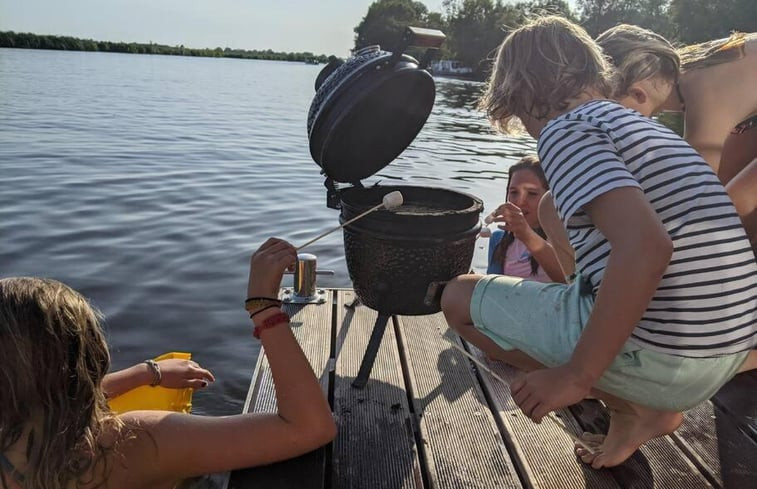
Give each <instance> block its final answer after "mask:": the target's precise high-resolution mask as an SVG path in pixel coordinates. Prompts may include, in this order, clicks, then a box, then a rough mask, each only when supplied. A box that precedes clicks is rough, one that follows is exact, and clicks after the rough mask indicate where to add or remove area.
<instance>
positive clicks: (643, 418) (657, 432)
mask: <svg viewBox="0 0 757 489" xmlns="http://www.w3.org/2000/svg"><path fill="white" fill-rule="evenodd" d="M592 394H594V395H596V397H597V398H599V399H601V400H603V401H604V402H605V403H606V404H607V407H608V408H609V409H610V428H609V430H608V431H607V435H597V434H592V433H584V434H583V435H582V436H581V440H582V441H583V442H584V443H586V444H587V445H589V446H590V447H591V448H592V452H593V453H590V452H589V451H588V450H586V449H585V448H583V447H582V446H580V445H577V444H576V445H575V446H574V448H575V452H576V455H577V456H578V457H579V458H580V459H581V460H583V461H584V462H585V463H587V464H590V465H591V466H592V467H593V468H595V469H601V468H603V467H613V466H615V465H619V464H621V463H623V462H624V461H625V460H626V459H628V457H630V456H631V455H632V454H633V452H635V451H636V450H637V449H638V448H639V447H640V446H641V445H642V444H643V443H646V442H647V441H649V440H651V439H653V438H657V437H658V436H663V435H667V434H670V433H672V432H673V431H675V430H676V429H677V428H678V426H679V425H680V424H681V421H683V415H682V414H681V413H680V412H677V411H661V410H658V409H652V408H649V407H646V406H641V405H639V404H634V403H631V402H628V401H625V400H623V399H619V398H617V397H615V396H612V395H610V394H607V393H606V392H602V391H599V390H596V389H594V390H592Z"/></svg>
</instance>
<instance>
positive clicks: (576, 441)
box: [442, 336, 594, 454]
mask: <svg viewBox="0 0 757 489" xmlns="http://www.w3.org/2000/svg"><path fill="white" fill-rule="evenodd" d="M442 337H443V336H442ZM443 338H444V337H443ZM444 339H445V340H447V341H448V342H449V344H450V345H452V346H453V347H454V348H455V349H456V350H457V351H459V352H460V353H462V354H463V355H465V356H466V357H468V358H469V359H470V360H471V361H472V362H473V363H475V364H476V365H477V366H478V367H479V368H482V369H483V370H484V371H485V372H486V373H488V374H489V375H491V376H492V377H494V378H495V379H497V380H499V381H500V382H502V383H503V384H505V385H506V386H507V388H508V389H509V388H510V383H509V382H507V381H506V380H505V379H503V378H502V377H500V376H499V375H497V373H496V372H494V370H492V369H491V368H489V367H488V366H487V365H485V364H484V363H483V362H481V361H480V360H479V359H478V358H476V357H474V356H473V355H471V354H470V353H468V352H467V351H465V349H464V348H462V347H460V346H458V345H457V344H456V343H455V342H453V341H450V340H449V339H447V338H444ZM546 417H547V418H549V419H551V420H552V421H553V422H554V423H555V424H556V425H557V426H558V427H559V428H560V429H561V430H562V431H563V432H564V433H565V434H566V435H568V436H569V437H570V438H571V439H572V440H573V442H574V443H576V444H578V445H580V446H581V447H583V448H585V449H586V450H588V451H589V453H592V454H593V453H594V450H592V449H591V448H589V446H588V445H587V444H586V443H584V442H583V441H582V440H581V439H580V438H578V437H576V435H574V434H573V433H571V432H570V430H568V427H567V426H565V425H564V424H562V423H560V422H559V421H557V419H555V418H554V417H553V416H552V413H547V416H546Z"/></svg>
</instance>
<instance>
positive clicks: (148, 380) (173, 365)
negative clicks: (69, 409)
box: [102, 358, 215, 399]
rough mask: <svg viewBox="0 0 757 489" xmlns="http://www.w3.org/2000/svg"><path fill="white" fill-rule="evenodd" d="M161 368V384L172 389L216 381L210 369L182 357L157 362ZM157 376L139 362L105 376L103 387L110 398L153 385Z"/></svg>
mask: <svg viewBox="0 0 757 489" xmlns="http://www.w3.org/2000/svg"><path fill="white" fill-rule="evenodd" d="M157 364H158V368H159V369H160V373H161V379H160V384H159V385H161V386H163V387H168V388H171V389H183V388H185V387H191V388H192V389H202V388H204V387H207V385H208V382H213V381H215V377H213V374H212V373H210V371H209V370H206V369H204V368H201V367H200V366H199V365H198V364H197V363H196V362H193V361H191V360H184V359H180V358H171V359H167V360H161V361H159V362H157ZM154 379H155V376H154V374H153V372H152V370H150V367H148V365H147V364H146V363H144V362H143V363H138V364H136V365H132V366H131V367H129V368H125V369H123V370H117V371H115V372H112V373H109V374H107V375H105V377H103V380H102V389H103V391H105V395H106V397H107V398H108V399H113V398H114V397H117V396H120V395H121V394H123V393H125V392H128V391H130V390H132V389H136V388H137V387H141V386H143V385H151V384H152V383H153V381H154Z"/></svg>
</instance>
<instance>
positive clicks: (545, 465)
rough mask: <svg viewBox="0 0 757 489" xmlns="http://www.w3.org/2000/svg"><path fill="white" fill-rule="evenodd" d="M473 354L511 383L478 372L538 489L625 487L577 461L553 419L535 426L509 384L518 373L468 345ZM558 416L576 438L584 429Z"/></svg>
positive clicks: (527, 477)
mask: <svg viewBox="0 0 757 489" xmlns="http://www.w3.org/2000/svg"><path fill="white" fill-rule="evenodd" d="M467 346H468V348H469V349H470V351H471V353H472V354H473V355H474V356H476V358H478V359H479V360H480V361H482V362H483V363H484V365H487V366H489V367H490V368H491V369H492V370H493V371H494V372H495V373H496V374H497V375H499V376H500V377H502V378H503V379H505V380H506V381H507V382H508V385H504V384H503V383H502V382H500V381H499V380H497V379H496V378H494V377H493V376H492V375H490V374H489V373H488V372H485V371H482V370H479V374H480V376H481V380H482V385H483V387H484V389H485V391H486V392H487V393H488V395H489V397H490V398H491V400H492V409H493V411H494V413H495V415H496V416H497V417H498V419H499V422H500V426H501V429H502V434H503V436H504V437H505V439H506V440H507V441H508V443H509V445H510V446H511V450H512V454H513V459H514V461H515V463H516V465H517V466H518V468H519V469H520V471H521V472H522V473H523V477H524V479H525V480H527V481H528V485H529V487H532V488H535V489H568V488H576V489H579V488H581V489H582V488H586V487H591V488H592V489H594V488H597V489H600V488H607V489H617V488H619V487H625V486H622V485H618V483H617V482H616V481H615V479H614V478H613V477H612V476H611V475H610V474H609V473H607V471H597V470H593V469H592V468H591V467H588V466H586V465H585V464H583V463H582V462H581V461H580V460H578V459H577V458H576V456H575V454H574V453H573V440H572V439H571V438H570V437H569V436H568V435H567V434H566V433H565V432H563V430H562V429H560V427H559V426H557V425H556V424H555V423H556V421H553V420H551V419H545V420H543V421H542V422H541V424H538V425H537V424H536V423H534V422H532V421H531V420H530V419H528V418H527V417H526V416H525V415H524V414H523V413H522V412H521V411H520V409H519V408H518V406H517V405H516V404H515V401H514V400H513V398H512V395H511V394H510V387H509V384H510V383H511V382H512V381H513V380H514V379H515V376H516V375H517V370H516V369H514V368H513V367H511V366H509V365H507V364H504V363H502V362H496V361H489V360H488V359H487V358H486V355H484V353H483V352H482V351H481V350H479V349H478V348H476V347H475V346H473V345H470V344H467ZM556 416H557V417H558V419H559V421H561V422H562V423H563V424H564V425H565V426H566V427H567V428H568V429H569V430H570V431H571V432H573V434H574V435H575V436H579V435H580V434H581V433H582V430H581V428H580V426H579V425H578V423H577V422H576V420H575V419H574V418H573V416H572V415H571V413H570V412H569V411H568V410H567V409H563V410H560V411H557V413H556Z"/></svg>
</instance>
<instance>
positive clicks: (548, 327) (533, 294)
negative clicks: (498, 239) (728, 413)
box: [470, 275, 749, 411]
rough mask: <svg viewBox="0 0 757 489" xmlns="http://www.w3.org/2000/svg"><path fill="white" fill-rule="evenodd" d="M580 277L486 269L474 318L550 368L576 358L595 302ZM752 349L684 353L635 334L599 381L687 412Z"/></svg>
mask: <svg viewBox="0 0 757 489" xmlns="http://www.w3.org/2000/svg"><path fill="white" fill-rule="evenodd" d="M581 284H582V279H581V277H580V276H578V277H577V278H576V280H575V281H574V282H573V284H570V285H566V284H558V283H548V284H544V283H539V282H535V281H532V280H523V279H521V278H516V277H508V276H504V275H486V276H484V277H483V278H482V279H481V280H479V281H478V283H476V286H475V288H474V290H473V296H472V298H471V306H470V313H471V318H472V319H473V323H474V324H475V326H476V328H477V329H479V330H480V331H481V332H482V333H484V334H485V335H486V336H488V337H489V338H491V339H492V340H493V341H494V342H495V343H497V344H498V345H499V346H500V347H502V349H504V350H520V351H522V352H523V353H526V354H527V355H529V356H530V357H532V358H534V359H535V360H538V361H539V362H541V363H542V364H544V365H546V366H548V367H556V366H558V365H562V364H564V363H566V362H568V361H569V360H570V357H571V355H572V354H573V350H574V349H575V346H576V344H577V343H578V339H579V338H580V336H581V334H582V333H583V330H584V327H585V325H586V323H587V321H588V319H589V315H590V314H591V310H592V308H593V306H594V296H593V294H592V293H591V289H590V288H589V287H587V286H588V284H585V283H584V284H583V285H581ZM748 354H749V352H748V351H745V352H740V353H736V354H733V355H726V356H720V357H709V358H691V357H681V356H677V355H670V354H666V353H660V352H656V351H652V350H648V349H644V348H642V347H640V346H639V345H638V344H636V343H634V342H633V340H629V341H628V342H626V344H625V345H624V346H623V348H622V350H621V351H620V353H619V354H618V356H617V357H615V360H614V361H613V363H612V364H611V365H610V366H609V367H608V368H607V370H605V372H604V374H603V375H602V377H601V378H600V379H599V381H598V382H597V383H596V385H595V386H594V387H596V388H597V389H599V390H602V391H604V392H607V393H608V394H612V395H613V396H616V397H619V398H621V399H625V400H627V401H630V402H633V403H636V404H640V405H643V406H648V407H651V408H653V409H659V410H664V411H683V410H686V409H690V408H692V407H694V406H696V405H697V404H699V403H700V402H702V401H705V400H707V399H709V398H710V397H712V395H713V394H715V392H717V390H718V389H719V388H720V387H721V386H722V385H723V384H725V383H726V382H727V381H728V380H730V378H731V377H733V376H734V375H735V374H736V372H737V371H738V368H739V367H740V366H741V364H742V363H743V362H744V360H745V359H746V356H747V355H748Z"/></svg>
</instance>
